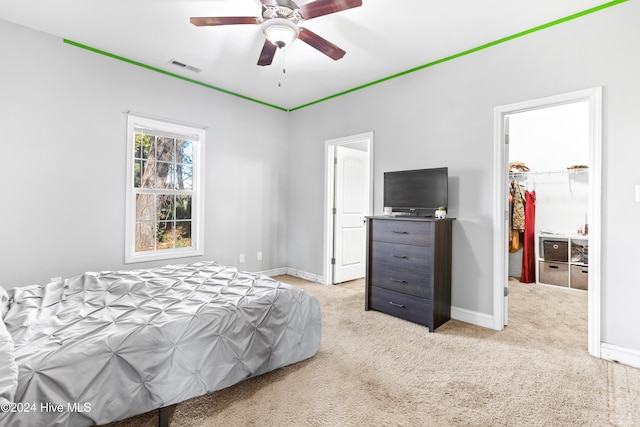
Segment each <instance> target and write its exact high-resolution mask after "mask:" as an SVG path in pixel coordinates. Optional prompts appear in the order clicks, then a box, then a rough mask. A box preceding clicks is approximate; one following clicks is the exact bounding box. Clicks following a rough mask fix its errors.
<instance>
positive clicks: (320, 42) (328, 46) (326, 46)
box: [298, 28, 347, 61]
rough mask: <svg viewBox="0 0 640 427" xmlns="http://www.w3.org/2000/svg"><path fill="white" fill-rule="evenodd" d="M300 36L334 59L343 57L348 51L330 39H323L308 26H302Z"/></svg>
mask: <svg viewBox="0 0 640 427" xmlns="http://www.w3.org/2000/svg"><path fill="white" fill-rule="evenodd" d="M298 38H299V39H300V40H302V41H303V42H305V43H306V44H308V45H309V46H311V47H313V48H315V49H318V50H319V51H320V52H322V53H324V54H325V55H327V56H328V57H329V58H331V59H333V60H334V61H337V60H338V59H340V58H342V57H343V56H344V54H345V53H347V52H345V51H344V50H342V49H340V48H339V47H338V46H336V45H335V44H333V43H331V42H330V41H329V40H326V39H323V38H322V37H320V36H319V35H317V34H316V33H314V32H313V31H311V30H307V29H306V28H300V34H298Z"/></svg>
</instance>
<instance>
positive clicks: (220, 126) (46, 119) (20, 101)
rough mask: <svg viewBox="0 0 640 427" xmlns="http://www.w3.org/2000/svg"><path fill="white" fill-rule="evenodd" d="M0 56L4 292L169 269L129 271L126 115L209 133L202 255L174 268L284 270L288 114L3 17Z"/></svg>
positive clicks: (0, 275)
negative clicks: (195, 264) (197, 264)
mask: <svg viewBox="0 0 640 427" xmlns="http://www.w3.org/2000/svg"><path fill="white" fill-rule="evenodd" d="M0 57H2V62H3V65H2V67H0V83H1V85H2V90H1V98H0V148H1V151H2V160H3V162H2V164H3V165H2V168H0V177H1V178H0V179H1V182H3V183H4V186H3V191H2V196H3V197H2V201H3V202H2V209H0V224H2V237H3V238H2V242H3V243H2V245H0V263H1V264H0V265H1V267H2V268H0V284H2V286H4V287H7V288H9V287H13V286H23V285H29V284H32V283H46V281H47V280H48V278H49V277H54V276H62V277H69V276H72V275H75V274H80V273H82V272H84V271H88V270H107V269H122V268H127V269H129V268H143V267H148V266H152V265H161V264H166V263H167V262H156V263H147V264H128V265H125V264H124V234H123V233H124V213H125V210H124V209H125V207H124V205H125V197H124V195H125V167H126V155H127V153H126V116H125V114H124V113H123V112H124V111H126V110H131V111H135V112H140V113H146V114H151V115H155V116H159V117H166V118H170V119H173V120H179V121H185V122H190V123H197V124H202V125H204V126H207V127H208V130H207V133H206V137H207V140H206V147H205V151H206V173H205V174H206V223H205V255H204V256H203V257H201V258H183V259H177V260H173V261H171V262H173V263H183V262H191V261H195V260H198V259H206V260H216V261H219V262H221V263H224V264H227V265H237V266H239V267H241V268H242V269H246V270H250V271H263V270H269V269H273V268H279V267H282V266H284V265H285V264H286V253H285V251H286V241H285V236H286V228H285V227H286V215H287V211H286V192H287V186H286V182H287V180H288V173H287V150H286V147H287V141H288V136H287V123H288V117H287V114H286V113H285V112H282V111H278V110H275V109H273V108H269V107H265V106H262V105H259V104H256V103H252V102H247V101H245V100H243V99H240V98H237V97H233V96H229V95H226V94H224V93H221V92H217V91H214V90H211V89H207V88H204V87H201V86H198V85H194V84H192V83H188V82H184V81H181V80H178V79H175V78H172V77H168V76H164V75H162V74H159V73H155V72H152V71H149V70H146V69H144V68H140V67H136V66H134V65H130V64H127V63H125V62H121V61H117V60H114V59H111V58H109V57H106V56H103V55H99V54H96V53H92V52H90V51H87V50H83V49H79V48H77V47H74V46H71V45H67V44H64V43H63V41H62V40H61V39H58V38H55V37H51V36H48V35H45V34H42V33H38V32H34V31H32V30H29V29H27V28H24V27H20V26H16V25H14V24H10V23H7V22H5V21H0ZM265 129H269V132H265ZM258 251H262V252H263V256H264V258H263V260H262V261H257V259H256V254H257V252H258ZM239 253H244V254H246V260H247V261H246V262H245V263H244V264H239V263H238V254H239Z"/></svg>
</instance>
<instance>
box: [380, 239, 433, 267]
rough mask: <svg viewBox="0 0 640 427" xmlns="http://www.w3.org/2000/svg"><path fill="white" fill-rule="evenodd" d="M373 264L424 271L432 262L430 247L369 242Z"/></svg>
mask: <svg viewBox="0 0 640 427" xmlns="http://www.w3.org/2000/svg"><path fill="white" fill-rule="evenodd" d="M371 252H372V258H373V264H374V265H375V264H377V263H384V264H393V265H395V266H397V267H399V268H409V269H412V270H417V271H423V272H426V271H428V270H429V268H430V264H431V263H432V261H431V260H432V258H433V257H432V254H431V252H432V251H431V248H427V247H424V246H413V245H401V244H398V243H388V242H376V241H373V242H371Z"/></svg>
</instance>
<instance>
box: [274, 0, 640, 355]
mask: <svg viewBox="0 0 640 427" xmlns="http://www.w3.org/2000/svg"><path fill="white" fill-rule="evenodd" d="M638 16H640V3H639V2H628V3H623V4H621V5H618V6H615V7H612V8H609V9H605V10H603V11H600V12H598V13H595V14H591V15H588V16H585V17H582V18H580V19H578V20H574V21H570V22H566V23H564V24H561V25H559V26H555V27H552V28H548V29H545V30H543V31H539V32H536V33H534V34H530V35H527V36H525V37H521V38H518V39H516V40H512V41H509V42H507V43H503V44H500V45H498V46H494V47H492V48H489V49H485V50H482V51H480V52H476V53H474V54H471V55H467V56H464V57H461V58H458V59H455V60H453V61H449V62H445V63H442V64H439V65H436V66H434V67H430V68H427V69H424V70H421V71H419V72H415V73H412V74H409V75H406V76H404V77H402V78H398V79H394V80H391V81H387V82H384V83H381V84H378V85H375V86H372V87H368V88H366V89H363V90H360V91H357V92H352V93H350V94H348V95H345V96H342V97H339V98H336V99H333V100H330V101H326V102H323V103H321V104H317V105H314V106H310V107H307V108H304V109H302V110H297V111H295V112H293V113H291V136H290V138H291V143H290V148H289V170H290V174H291V179H290V183H289V192H290V195H289V206H290V207H289V218H290V226H289V234H288V238H287V242H288V246H287V253H288V265H289V266H290V267H293V268H297V269H300V270H304V271H309V272H312V273H315V274H322V254H321V249H320V247H319V246H318V245H315V244H314V243H315V242H320V241H321V238H322V203H323V199H322V194H323V168H322V161H323V160H322V159H323V145H324V141H325V140H327V139H331V138H339V137H342V136H346V135H351V134H356V133H360V132H365V131H374V132H375V147H374V153H375V162H374V174H375V187H376V188H375V192H374V194H375V200H374V208H375V211H376V213H381V211H382V205H381V203H382V173H383V172H384V171H386V170H393V169H403V168H404V169H412V168H420V167H436V166H448V167H449V174H450V184H451V185H450V191H451V194H450V204H449V207H450V215H451V216H453V217H457V221H456V222H455V224H454V236H453V240H454V241H453V251H454V253H453V277H452V280H453V289H452V299H453V305H454V306H456V307H458V308H462V309H467V310H471V311H474V312H478V313H485V314H491V313H492V312H493V306H492V299H491V296H492V292H493V277H492V262H493V260H492V252H493V248H492V226H493V218H492V215H493V212H492V209H493V206H494V200H493V194H492V191H493V181H492V176H493V172H492V168H493V138H494V135H493V132H494V129H493V109H494V107H496V106H500V105H506V104H510V103H514V102H518V101H523V100H528V99H535V98H541V97H545V96H551V95H557V94H561V93H566V92H572V91H575V90H580V89H585V88H591V87H596V86H603V87H604V111H605V113H604V116H605V117H604V122H605V123H604V148H603V150H604V153H603V158H604V165H603V173H604V178H603V187H604V188H603V207H602V212H603V219H604V221H603V222H604V224H603V233H602V234H603V244H604V245H603V248H602V249H603V260H602V268H603V280H602V285H603V320H602V323H603V331H602V337H603V340H604V341H605V342H607V343H610V344H614V345H617V346H621V347H624V348H629V349H636V350H640V335H639V334H638V333H637V325H638V324H640V311H638V310H637V301H640V287H638V286H637V284H636V282H637V280H635V279H634V277H635V274H634V270H633V267H634V265H635V263H636V262H637V259H638V258H639V257H640V249H639V247H638V246H637V245H633V244H630V243H629V242H634V241H637V240H638V239H640V227H638V226H637V225H638V218H640V204H638V203H636V202H635V201H634V184H635V183H639V182H640V170H639V169H638V168H637V166H636V161H635V159H636V158H638V157H640V144H638V143H637V135H638V134H640V132H639V131H640V129H639V128H640V120H638V118H639V117H640V103H638V99H640V79H638V75H640V56H639V55H636V54H635V52H639V51H640V26H639V25H637V20H638ZM585 345H586V344H585Z"/></svg>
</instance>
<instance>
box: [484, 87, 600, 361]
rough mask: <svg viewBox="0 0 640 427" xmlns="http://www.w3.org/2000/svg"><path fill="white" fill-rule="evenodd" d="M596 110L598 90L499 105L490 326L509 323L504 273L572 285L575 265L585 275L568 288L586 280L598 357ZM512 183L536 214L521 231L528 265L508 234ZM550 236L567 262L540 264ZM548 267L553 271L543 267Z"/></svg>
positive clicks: (592, 348)
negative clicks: (492, 294)
mask: <svg viewBox="0 0 640 427" xmlns="http://www.w3.org/2000/svg"><path fill="white" fill-rule="evenodd" d="M601 116H602V114H601V89H600V88H595V89H588V90H584V91H578V92H572V93H568V94H563V95H558V96H554V97H549V98H543V99H537V100H531V101H525V102H521V103H517V104H511V105H506V106H502V107H498V108H496V109H495V130H496V133H495V135H496V140H495V147H494V148H495V150H494V152H495V166H496V171H495V176H494V182H495V189H494V190H495V192H494V195H495V201H496V203H495V213H496V216H495V218H496V220H495V228H494V230H495V234H494V278H495V280H494V283H495V285H494V329H498V330H500V329H502V328H504V326H506V325H507V324H508V280H509V276H511V277H514V276H515V277H518V278H520V277H522V278H523V280H522V281H524V282H529V283H531V284H532V286H535V285H536V284H537V283H540V282H544V281H543V280H540V279H543V278H544V279H545V280H547V281H553V283H551V285H559V286H565V287H571V285H570V284H571V277H572V276H570V274H571V272H572V271H573V270H572V268H574V267H575V268H577V270H575V273H583V276H582V277H580V276H576V278H574V281H573V285H574V286H573V287H578V286H579V284H580V279H584V282H585V283H588V290H587V291H586V292H588V305H589V307H588V317H589V320H588V323H589V324H588V350H589V353H590V354H592V355H594V356H596V357H599V356H600V245H601V243H600V228H601V227H600V223H601V218H600V206H601V204H600V200H601V194H600V193H601V191H600V182H601V122H602V118H601ZM560 118H562V122H559V119H560ZM512 184H513V187H512ZM512 188H514V189H515V190H516V193H517V192H518V190H519V191H520V192H521V194H522V195H525V194H526V197H530V196H531V199H530V200H529V201H530V203H531V202H534V203H533V205H535V215H530V218H529V219H530V220H531V219H534V218H535V220H534V222H533V224H528V231H526V232H525V233H524V234H520V236H521V237H520V238H521V239H522V237H526V239H525V240H528V242H524V243H528V252H529V254H530V255H529V256H527V255H526V254H525V257H526V258H527V259H528V262H525V263H522V255H523V252H524V251H523V250H522V249H520V250H519V251H516V250H515V249H517V245H518V239H517V233H512V232H511V227H512V220H513V218H514V217H513V216H512V207H513V205H511V204H510V203H509V201H508V200H509V196H510V195H511V196H513V195H514V194H515V193H513V192H512V191H511V189H512ZM526 197H525V198H526ZM586 224H588V226H586ZM585 226H586V228H587V230H585ZM585 231H587V232H588V235H585V234H584V233H585ZM514 236H515V237H516V239H515V244H514V241H513V240H512V237H514ZM547 238H548V239H551V240H553V241H554V242H560V248H559V251H560V253H564V255H565V256H568V258H569V259H568V260H567V261H568V262H564V263H553V262H551V263H549V262H540V259H542V257H543V256H544V252H543V250H544V249H543V248H544V247H546V244H544V245H543V243H544V240H545V239H547ZM572 240H573V242H574V246H575V251H576V254H575V255H576V256H577V255H578V250H579V249H580V250H582V249H583V248H584V247H585V246H586V247H588V266H587V265H586V261H587V259H586V258H582V255H581V256H580V258H579V262H578V260H577V258H576V259H574V260H575V261H576V262H575V263H574V264H573V265H572V263H571V261H572V252H571V251H572ZM563 241H564V242H565V243H564V244H565V246H564V247H563V246H562V242H563ZM520 244H521V245H522V244H523V242H520ZM555 247H556V249H558V245H555ZM525 250H526V249H525ZM550 251H551V249H549V252H550ZM563 251H564V252H563ZM549 252H548V253H549ZM548 253H547V254H548ZM583 261H584V262H585V263H583ZM549 266H550V268H552V270H549V271H547V270H546V269H547V268H548V267H549ZM522 268H524V269H525V271H524V272H523V271H522V270H521V269H522ZM554 268H555V269H556V270H553V269H554ZM558 269H559V270H558ZM565 272H566V274H565ZM541 274H542V275H541ZM587 275H588V278H587V277H586V276H587ZM549 277H553V278H554V279H553V280H549V279H548V278H549ZM556 277H557V279H556ZM565 279H566V281H565V282H563V280H565ZM555 280H557V283H556V282H555Z"/></svg>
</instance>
